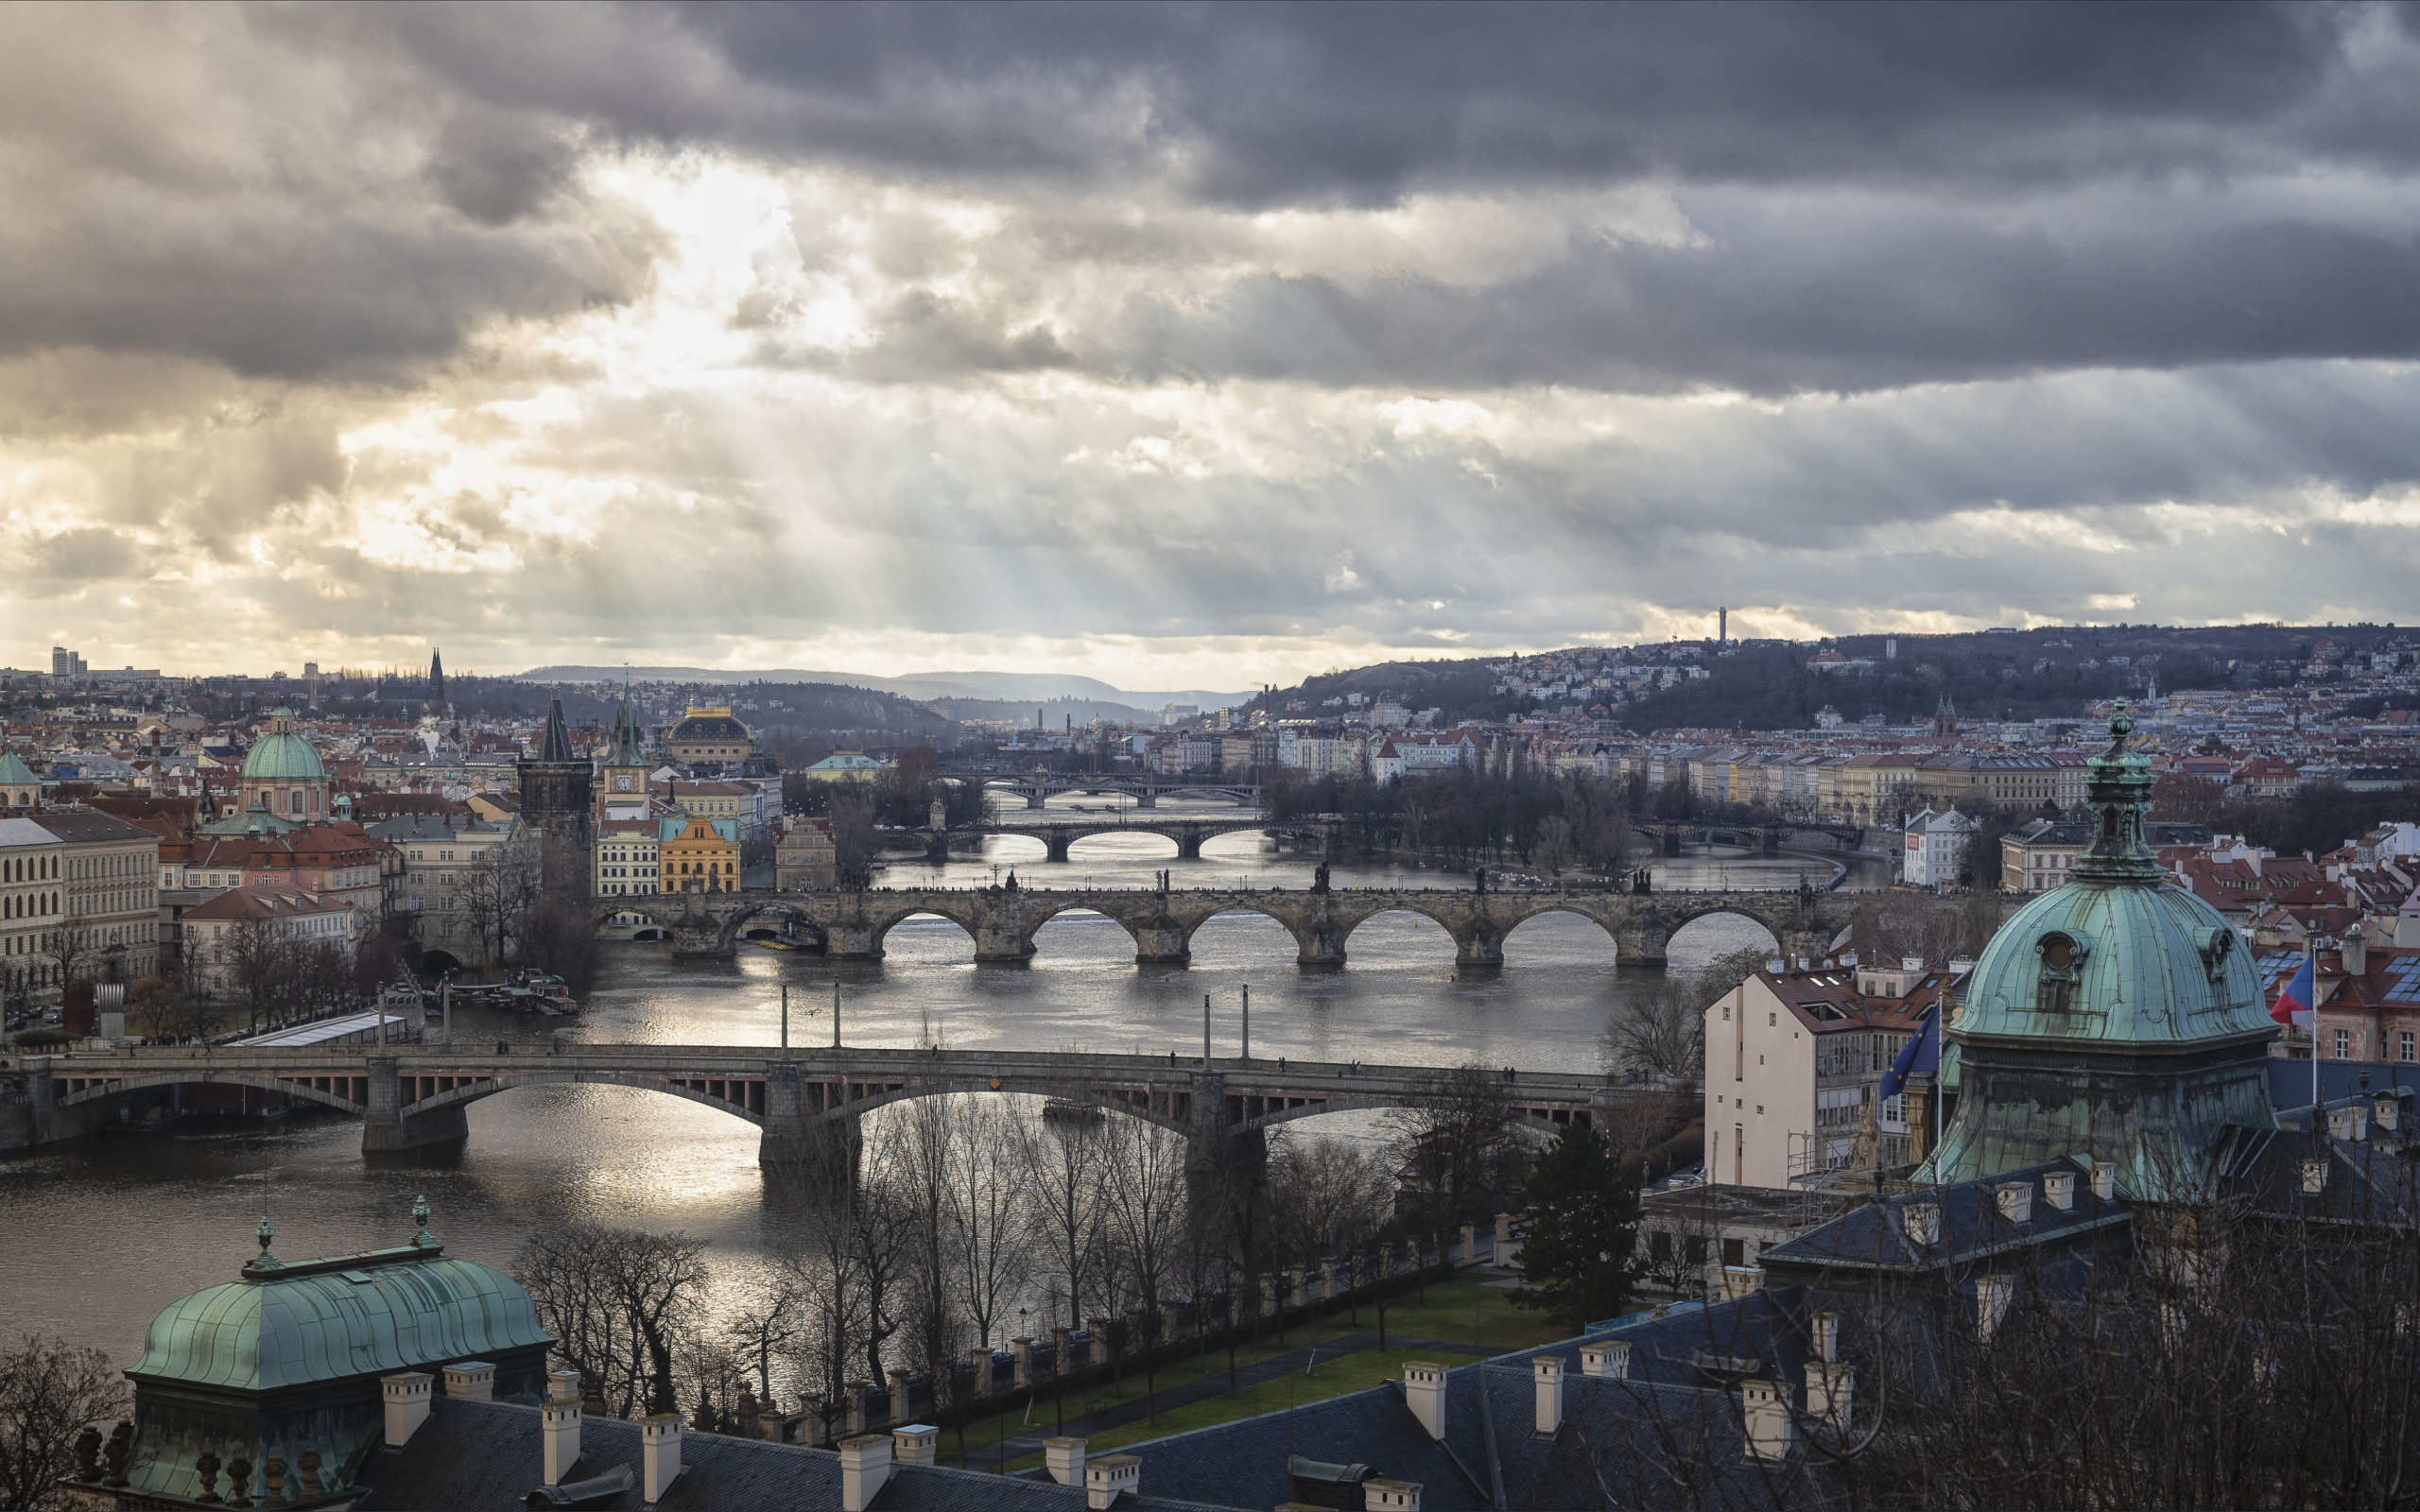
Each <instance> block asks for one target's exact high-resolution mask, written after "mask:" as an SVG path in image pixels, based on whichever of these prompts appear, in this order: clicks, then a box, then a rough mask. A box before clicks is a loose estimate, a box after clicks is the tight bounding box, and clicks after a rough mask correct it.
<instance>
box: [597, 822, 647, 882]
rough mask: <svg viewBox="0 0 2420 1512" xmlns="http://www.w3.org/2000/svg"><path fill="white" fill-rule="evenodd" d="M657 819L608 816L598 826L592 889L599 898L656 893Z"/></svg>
mask: <svg viewBox="0 0 2420 1512" xmlns="http://www.w3.org/2000/svg"><path fill="white" fill-rule="evenodd" d="M655 832H656V821H655V820H653V819H607V820H605V821H604V822H603V823H601V824H599V825H597V827H596V881H595V883H594V884H593V885H592V890H593V891H594V892H595V893H596V896H597V897H599V898H647V897H652V896H653V895H654V894H655V891H656V888H657V885H658V878H657V875H656V851H655V844H656V842H655Z"/></svg>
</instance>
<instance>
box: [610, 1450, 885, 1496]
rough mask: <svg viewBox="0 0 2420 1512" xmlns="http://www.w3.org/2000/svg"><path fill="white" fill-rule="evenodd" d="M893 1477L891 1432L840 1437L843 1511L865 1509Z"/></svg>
mask: <svg viewBox="0 0 2420 1512" xmlns="http://www.w3.org/2000/svg"><path fill="white" fill-rule="evenodd" d="M889 1481H890V1435H889V1434H859V1435H857V1436H856V1437H855V1438H844V1439H842V1440H840V1512H866V1508H867V1507H869V1506H871V1505H873V1499H874V1498H875V1497H876V1496H878V1495H880V1494H881V1493H882V1488H883V1486H885V1485H886V1484H887V1483H888V1482H889ZM650 1500H652V1499H650Z"/></svg>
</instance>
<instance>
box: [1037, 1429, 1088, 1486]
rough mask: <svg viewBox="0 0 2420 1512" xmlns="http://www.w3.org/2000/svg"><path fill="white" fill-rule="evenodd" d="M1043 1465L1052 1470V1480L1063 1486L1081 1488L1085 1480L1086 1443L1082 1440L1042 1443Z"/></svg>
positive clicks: (1055, 1439)
mask: <svg viewBox="0 0 2420 1512" xmlns="http://www.w3.org/2000/svg"><path fill="white" fill-rule="evenodd" d="M1042 1463H1043V1464H1044V1465H1045V1466H1046V1467H1047V1468H1048V1469H1049V1470H1050V1478H1051V1479H1052V1480H1054V1481H1057V1482H1058V1483H1059V1484H1060V1485H1062V1486H1080V1485H1082V1484H1083V1480H1084V1441H1083V1440H1082V1439H1080V1438H1046V1439H1044V1440H1043V1441H1042Z"/></svg>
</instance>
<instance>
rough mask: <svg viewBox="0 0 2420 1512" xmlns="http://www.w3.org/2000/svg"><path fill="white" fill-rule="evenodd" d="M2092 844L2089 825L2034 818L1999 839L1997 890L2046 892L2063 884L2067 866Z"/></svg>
mask: <svg viewBox="0 0 2420 1512" xmlns="http://www.w3.org/2000/svg"><path fill="white" fill-rule="evenodd" d="M2091 843H2092V826H2091V825H2089V824H2086V823H2084V822H2083V821H2081V820H2078V821H2074V822H2053V821H2052V820H2049V819H2036V820H2034V821H2033V822H2032V823H2031V824H2029V825H2027V826H2026V827H2025V828H2024V829H2022V830H2019V831H2017V832H2016V833H2014V834H2008V835H2003V836H2001V838H2000V890H2001V891H2002V892H2028V893H2031V892H2048V891H2049V890H2051V889H2052V888H2054V887H2063V886H2065V885H2066V881H2067V874H2068V868H2072V867H2073V866H2074V865H2075V864H2076V857H2078V856H2080V855H2082V854H2083V852H2084V848H2085V847H2087V846H2089V845H2090V844H2091Z"/></svg>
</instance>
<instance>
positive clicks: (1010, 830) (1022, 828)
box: [931, 817, 1325, 861]
mask: <svg viewBox="0 0 2420 1512" xmlns="http://www.w3.org/2000/svg"><path fill="white" fill-rule="evenodd" d="M1269 828H1270V821H1269V820H1267V819H1189V818H1152V819H1141V818H1129V817H1115V818H1106V817H1105V818H1100V819H1089V820H1088V819H1070V820H1066V821H1057V820H1054V821H1052V822H1050V823H1048V824H982V825H977V826H976V827H975V829H974V831H973V832H972V833H977V834H1024V835H1030V836H1032V837H1033V838H1034V839H1037V840H1040V841H1041V842H1042V843H1043V845H1044V846H1045V847H1046V848H1047V851H1048V854H1046V855H1045V856H1044V857H1043V859H1044V860H1045V861H1064V860H1066V859H1067V848H1068V847H1070V846H1072V845H1074V844H1075V843H1076V842H1077V841H1079V840H1082V839H1086V838H1089V837H1090V836H1093V835H1096V834H1156V835H1161V836H1164V837H1165V838H1167V839H1170V840H1173V841H1175V842H1176V856H1177V859H1178V860H1179V861H1199V860H1201V842H1202V841H1204V840H1207V839H1209V838H1211V837H1212V836H1213V835H1220V834H1236V833H1241V832H1244V831H1248V830H1262V831H1265V830H1267V829H1269ZM1288 828H1291V829H1301V828H1304V826H1302V825H1299V824H1297V825H1290V826H1288ZM1321 828H1325V827H1324V826H1322V827H1321ZM931 833H932V834H933V835H936V836H937V835H938V833H939V832H931ZM955 833H968V832H964V831H959V832H955Z"/></svg>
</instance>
